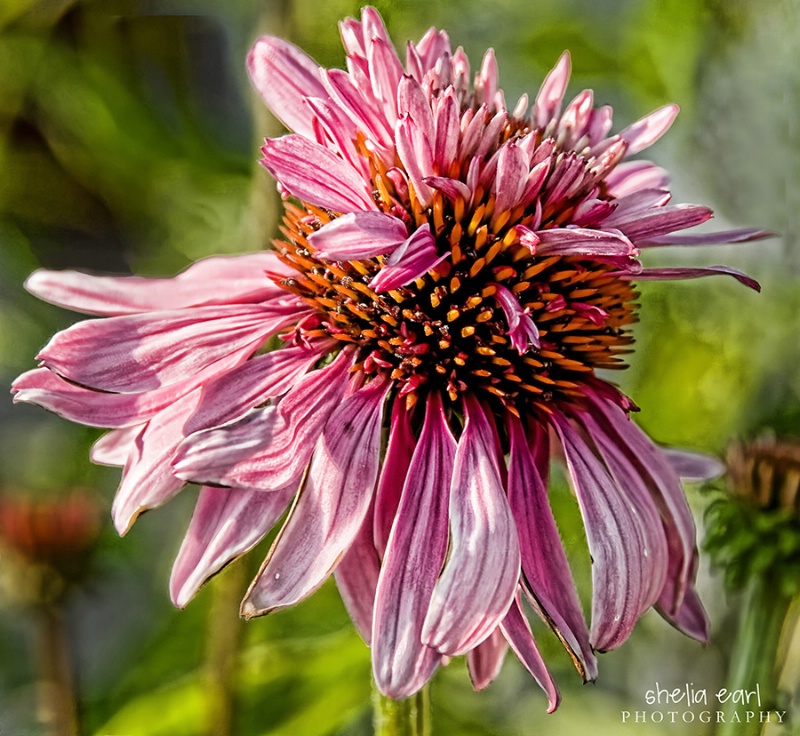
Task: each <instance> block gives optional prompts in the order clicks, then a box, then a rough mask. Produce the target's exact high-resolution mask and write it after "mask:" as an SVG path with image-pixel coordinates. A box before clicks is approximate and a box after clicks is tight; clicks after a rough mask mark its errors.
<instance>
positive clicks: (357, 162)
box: [305, 97, 369, 179]
mask: <svg viewBox="0 0 800 736" xmlns="http://www.w3.org/2000/svg"><path fill="white" fill-rule="evenodd" d="M305 104H306V105H308V107H309V108H310V110H311V112H312V113H313V115H314V118H315V124H318V125H319V126H320V127H321V129H322V131H323V133H324V135H325V136H326V137H327V139H328V141H329V143H325V144H324V146H325V148H328V149H331V150H332V151H334V152H335V151H338V152H339V153H340V154H341V155H342V158H344V159H345V160H346V161H347V162H348V163H349V164H350V166H352V167H353V169H354V170H355V172H356V173H357V174H359V175H360V176H361V177H362V178H364V179H367V178H368V177H369V166H368V164H367V162H366V161H365V160H364V158H363V157H362V156H361V154H360V153H359V152H358V151H357V150H356V147H355V145H354V143H353V141H354V140H355V138H356V126H355V125H354V124H353V122H352V120H350V119H349V118H347V116H346V115H344V113H343V112H342V111H341V110H340V109H339V108H338V107H337V106H336V104H335V103H333V102H331V101H330V100H323V99H321V98H319V97H307V98H306V100H305Z"/></svg>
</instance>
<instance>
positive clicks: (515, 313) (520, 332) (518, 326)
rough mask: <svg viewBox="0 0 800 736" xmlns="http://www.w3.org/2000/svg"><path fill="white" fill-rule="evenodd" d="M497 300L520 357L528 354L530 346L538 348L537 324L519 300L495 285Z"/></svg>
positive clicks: (512, 342)
mask: <svg viewBox="0 0 800 736" xmlns="http://www.w3.org/2000/svg"><path fill="white" fill-rule="evenodd" d="M495 298H496V299H497V301H498V303H499V304H500V306H501V307H502V309H503V313H504V314H505V317H506V322H508V335H509V337H510V338H511V344H512V346H513V347H514V348H515V349H516V350H517V351H518V352H519V354H520V355H523V354H524V353H526V352H527V351H528V348H529V346H530V345H533V346H534V347H535V348H538V347H539V330H538V329H536V324H535V323H534V321H533V320H532V319H531V318H530V316H529V315H528V313H527V312H526V311H525V310H524V309H523V308H522V305H521V304H520V303H519V299H517V297H516V296H514V294H512V293H511V291H509V290H508V289H507V288H506V287H505V286H501V285H500V284H495Z"/></svg>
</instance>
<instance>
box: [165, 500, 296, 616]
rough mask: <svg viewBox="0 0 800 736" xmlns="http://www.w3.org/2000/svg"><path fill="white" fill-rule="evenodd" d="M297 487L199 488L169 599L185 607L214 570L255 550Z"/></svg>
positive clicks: (173, 568) (171, 583) (177, 561)
mask: <svg viewBox="0 0 800 736" xmlns="http://www.w3.org/2000/svg"><path fill="white" fill-rule="evenodd" d="M296 490H297V489H295V488H288V489H286V490H284V491H278V492H277V493H260V492H259V491H249V490H244V489H238V488H209V487H205V488H203V489H202V490H201V491H200V495H199V496H198V498H197V503H196V504H195V507H194V513H193V514H192V520H191V522H190V524H189V529H188V530H187V532H186V535H185V536H184V538H183V543H182V544H181V548H180V551H179V552H178V556H177V557H176V558H175V564H174V565H173V567H172V576H171V578H170V595H171V596H172V602H173V603H174V604H175V605H176V606H178V608H183V607H184V606H185V605H186V604H187V603H188V602H189V601H190V600H191V599H192V598H193V597H194V596H195V594H196V593H197V591H198V590H199V589H200V587H201V586H202V585H203V583H205V582H206V581H207V580H208V579H209V578H210V577H211V576H212V575H214V574H216V573H217V572H219V571H220V570H221V569H222V568H223V567H225V565H227V564H228V563H229V562H231V561H233V560H235V559H237V558H238V557H241V556H242V555H243V554H245V552H248V551H249V550H251V549H253V547H255V546H256V545H257V544H258V543H259V542H260V541H261V540H262V539H263V538H264V536H265V535H266V534H267V532H269V530H270V529H271V528H272V527H273V526H274V525H275V523H276V522H277V521H278V519H280V517H281V516H282V515H283V512H284V511H285V510H286V507H287V506H288V505H289V503H290V502H291V500H292V496H293V495H294V494H295V492H296Z"/></svg>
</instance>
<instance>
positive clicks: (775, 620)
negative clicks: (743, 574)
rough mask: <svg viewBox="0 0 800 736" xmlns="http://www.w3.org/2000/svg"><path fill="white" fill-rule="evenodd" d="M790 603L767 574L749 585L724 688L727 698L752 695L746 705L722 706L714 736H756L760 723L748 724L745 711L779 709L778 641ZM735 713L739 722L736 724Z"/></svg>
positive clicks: (758, 719)
mask: <svg viewBox="0 0 800 736" xmlns="http://www.w3.org/2000/svg"><path fill="white" fill-rule="evenodd" d="M791 603H792V596H791V595H787V594H785V593H783V592H782V591H781V587H780V580H779V579H777V576H774V575H770V574H766V575H764V576H761V577H757V578H755V579H753V580H752V581H751V582H750V585H749V587H748V590H747V595H746V602H745V606H744V608H743V610H742V616H741V619H740V621H739V631H738V634H737V636H736V641H735V643H734V649H733V656H732V658H731V662H730V666H729V670H728V684H727V686H726V687H727V691H728V693H729V694H730V693H736V692H740V691H741V692H743V693H745V694H746V693H753V695H751V697H750V701H749V703H748V702H746V701H745V702H744V703H742V701H741V700H739V702H738V703H734V702H733V699H731V700H729V701H728V702H727V703H726V704H725V705H724V711H723V712H724V714H725V722H724V723H720V725H719V727H718V729H717V736H758V734H760V733H761V730H762V728H763V724H762V723H761V722H760V720H761V719H760V718H754V719H752V721H751V722H750V723H747V722H746V718H745V717H744V711H753V710H755V711H761V712H763V711H767V710H775V709H777V708H778V707H779V704H778V695H777V691H778V677H779V675H780V671H781V660H782V657H781V649H780V641H781V633H782V632H783V630H784V624H785V622H786V618H787V614H788V613H789V609H790V607H791ZM745 697H746V696H745ZM735 713H736V714H738V718H739V719H741V722H736V720H737V718H736V716H735V715H734V714H735Z"/></svg>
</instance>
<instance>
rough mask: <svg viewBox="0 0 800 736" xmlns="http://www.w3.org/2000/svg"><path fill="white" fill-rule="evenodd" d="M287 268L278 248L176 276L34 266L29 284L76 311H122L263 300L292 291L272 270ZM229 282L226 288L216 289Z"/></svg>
mask: <svg viewBox="0 0 800 736" xmlns="http://www.w3.org/2000/svg"><path fill="white" fill-rule="evenodd" d="M280 267H281V264H280V261H279V260H278V258H277V256H276V255H275V254H274V253H267V252H264V253H252V254H250V255H245V256H228V257H216V258H205V259H203V260H201V261H197V262H196V263H194V264H192V265H191V266H189V268H187V269H186V270H185V271H184V272H183V273H180V274H178V275H177V276H175V277H174V278H168V279H152V278H142V277H140V276H92V275H90V274H87V273H80V272H79V271H46V270H44V269H40V270H38V271H34V272H33V273H32V274H31V275H30V276H29V277H28V280H27V281H26V282H25V288H26V289H27V290H28V291H29V292H30V293H31V294H34V295H35V296H37V297H39V298H40V299H44V300H45V301H47V302H50V303H51V304H57V305H58V306H59V307H65V308H67V309H72V310H73V311H76V312H85V313H87V314H99V315H104V316H118V315H125V314H136V313H137V312H151V311H161V310H165V309H183V308H185V307H201V306H210V305H215V304H220V305H221V304H250V303H256V302H262V301H265V300H267V299H271V298H274V297H276V296H285V295H286V292H285V291H283V289H281V288H280V287H278V286H276V285H275V284H274V283H273V282H272V281H270V280H269V279H268V278H267V277H266V275H265V272H266V271H273V270H276V269H279V268H280ZM216 284H224V288H217V289H214V288H210V287H211V286H212V285H216Z"/></svg>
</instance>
